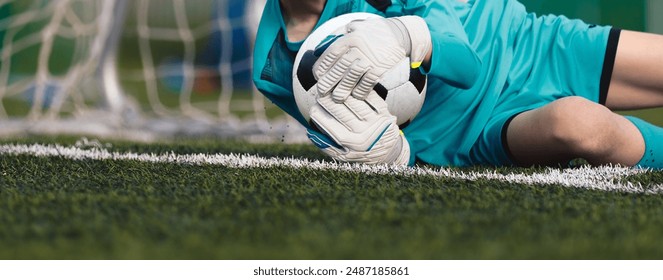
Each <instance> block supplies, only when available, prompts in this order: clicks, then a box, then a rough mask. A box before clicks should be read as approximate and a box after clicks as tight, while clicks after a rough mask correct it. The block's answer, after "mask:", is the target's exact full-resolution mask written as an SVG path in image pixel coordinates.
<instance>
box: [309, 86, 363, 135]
mask: <svg viewBox="0 0 663 280" xmlns="http://www.w3.org/2000/svg"><path fill="white" fill-rule="evenodd" d="M348 101H350V100H349V99H348ZM317 102H318V105H319V106H320V107H321V108H322V109H324V110H325V111H327V113H328V114H329V115H330V116H332V117H333V118H334V119H336V120H337V121H338V122H340V123H341V124H343V125H344V126H345V127H346V129H347V130H348V131H349V132H359V131H360V130H361V128H362V127H364V126H365V125H363V124H362V118H361V116H360V115H358V114H357V113H356V112H355V111H353V110H352V109H350V107H348V104H347V102H344V103H336V102H334V101H333V100H332V98H331V96H330V95H328V96H319V97H318V98H317Z"/></svg>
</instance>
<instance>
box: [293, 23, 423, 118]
mask: <svg viewBox="0 0 663 280" xmlns="http://www.w3.org/2000/svg"><path fill="white" fill-rule="evenodd" d="M378 17H380V16H378V15H375V14H370V13H350V14H344V15H341V16H338V17H335V18H332V19H330V20H329V21H327V22H325V23H324V24H323V25H321V26H320V27H318V28H317V29H316V30H315V31H313V33H311V35H309V36H308V38H307V39H306V40H305V41H304V43H303V44H302V47H301V48H300V50H299V52H298V53H297V56H296V57H295V64H294V68H293V71H292V83H293V92H294V95H295V102H297V108H298V109H299V111H300V112H301V113H302V115H303V116H304V118H305V119H306V121H307V122H309V123H311V117H310V109H311V107H313V105H315V103H316V100H315V97H316V94H317V88H316V83H317V80H316V79H315V76H314V75H313V64H315V62H316V61H317V59H318V57H317V56H316V55H315V53H314V50H315V48H316V47H317V46H318V45H320V44H321V43H322V42H327V41H329V40H332V39H333V38H335V37H336V36H337V35H339V34H342V33H343V32H344V27H345V25H347V24H348V23H350V22H351V21H354V20H362V19H370V18H378ZM373 90H374V91H375V92H376V93H377V94H378V95H379V96H380V97H382V99H384V100H385V101H386V102H387V108H388V110H389V113H391V114H392V115H394V116H395V117H396V123H397V124H398V126H399V127H400V128H401V129H403V128H405V127H406V126H407V125H408V124H410V122H411V121H412V119H413V118H414V117H415V116H416V115H417V114H418V113H419V111H420V110H421V106H422V105H423V103H424V99H425V97H426V76H425V75H424V74H422V73H421V72H420V71H419V69H412V68H411V67H410V59H409V58H405V59H403V60H402V61H401V62H399V63H398V64H397V65H396V66H395V67H394V68H393V69H391V70H389V71H387V72H386V73H385V74H384V75H383V76H382V78H381V79H380V81H378V84H377V85H375V87H373ZM312 126H313V125H312Z"/></svg>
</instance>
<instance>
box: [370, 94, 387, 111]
mask: <svg viewBox="0 0 663 280" xmlns="http://www.w3.org/2000/svg"><path fill="white" fill-rule="evenodd" d="M365 101H366V102H367V103H368V104H370V105H371V107H373V108H375V110H376V111H377V112H378V114H391V112H389V106H388V105H387V101H385V100H384V99H383V98H382V97H381V96H379V95H378V94H377V92H371V93H369V94H368V95H367V96H366V99H365Z"/></svg>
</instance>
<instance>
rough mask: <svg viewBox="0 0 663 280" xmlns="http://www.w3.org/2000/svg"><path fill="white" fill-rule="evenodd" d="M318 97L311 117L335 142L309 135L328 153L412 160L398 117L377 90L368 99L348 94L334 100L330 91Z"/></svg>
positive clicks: (352, 158)
mask: <svg viewBox="0 0 663 280" xmlns="http://www.w3.org/2000/svg"><path fill="white" fill-rule="evenodd" d="M317 101H318V102H317V104H316V105H315V106H314V107H312V108H311V119H312V120H313V122H314V123H315V124H316V125H317V127H318V128H319V129H320V130H321V131H322V132H323V133H324V134H326V135H328V136H329V137H331V139H332V140H333V142H335V143H329V141H328V140H327V139H325V138H326V137H324V136H320V135H316V134H314V133H311V132H309V138H310V139H311V141H313V142H314V143H315V144H316V145H317V146H318V147H320V148H321V149H322V151H323V152H325V153H326V154H327V155H329V156H331V157H332V158H334V159H336V160H340V161H345V162H359V163H368V164H396V165H407V164H408V163H409V161H410V146H409V144H408V142H407V140H406V139H405V136H403V134H401V132H400V130H399V128H398V125H397V124H396V117H394V116H392V115H391V114H390V113H389V111H387V103H386V102H385V101H384V100H382V98H380V97H379V96H378V95H377V94H376V93H371V94H369V95H368V96H367V97H366V99H365V100H358V99H356V98H352V97H351V98H347V99H346V100H345V102H343V103H337V102H334V101H333V100H332V97H331V95H325V96H319V97H318V100H317ZM336 144H337V145H336Z"/></svg>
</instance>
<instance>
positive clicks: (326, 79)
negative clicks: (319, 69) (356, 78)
mask: <svg viewBox="0 0 663 280" xmlns="http://www.w3.org/2000/svg"><path fill="white" fill-rule="evenodd" d="M351 59H352V58H351V57H347V55H344V56H342V57H340V58H339V59H338V60H337V61H336V63H335V64H334V65H333V66H332V67H331V69H330V70H329V71H327V72H326V73H323V74H322V75H321V76H320V78H319V79H318V87H317V89H318V94H319V95H320V96H326V95H327V94H329V93H331V92H332V91H334V90H335V88H336V87H338V85H339V83H341V81H342V80H343V77H344V76H345V75H346V73H347V72H348V71H349V70H350V68H351V67H352V63H353V61H352V60H351Z"/></svg>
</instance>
